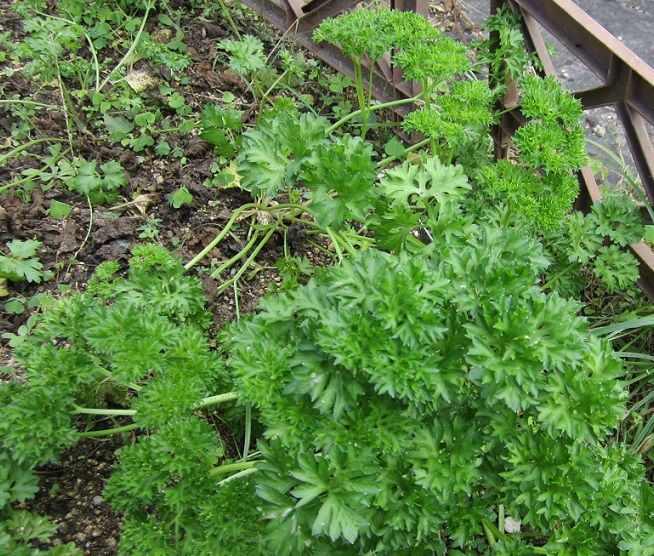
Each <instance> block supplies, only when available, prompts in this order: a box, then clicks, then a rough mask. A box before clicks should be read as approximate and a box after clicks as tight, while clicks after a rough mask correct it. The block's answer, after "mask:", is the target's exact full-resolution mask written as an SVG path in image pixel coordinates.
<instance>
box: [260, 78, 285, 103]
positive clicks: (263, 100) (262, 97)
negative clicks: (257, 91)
mask: <svg viewBox="0 0 654 556" xmlns="http://www.w3.org/2000/svg"><path fill="white" fill-rule="evenodd" d="M287 73H288V70H284V71H283V72H282V74H281V75H280V76H279V77H278V78H277V79H276V80H275V82H274V83H273V84H272V85H271V86H270V87H268V90H267V91H266V92H265V93H263V95H262V96H261V104H262V105H263V103H264V102H266V100H267V99H268V95H269V94H270V93H271V92H272V91H273V90H274V89H275V87H277V85H278V84H279V82H280V81H281V80H282V79H284V77H285V76H286V74H287Z"/></svg>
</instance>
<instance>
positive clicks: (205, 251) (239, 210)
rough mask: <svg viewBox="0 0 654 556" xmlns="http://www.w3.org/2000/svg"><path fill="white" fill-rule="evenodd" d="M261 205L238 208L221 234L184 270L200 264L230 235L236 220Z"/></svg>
mask: <svg viewBox="0 0 654 556" xmlns="http://www.w3.org/2000/svg"><path fill="white" fill-rule="evenodd" d="M258 207H259V205H258V204H257V203H246V204H245V205H241V206H240V207H238V208H237V209H236V210H235V211H234V212H233V213H232V216H231V218H230V219H229V220H228V221H227V224H225V227H224V228H223V229H222V230H221V232H220V233H219V234H218V235H217V236H216V237H215V238H213V240H212V241H210V242H209V243H208V244H207V246H206V247H205V248H204V249H202V251H200V252H199V253H198V254H197V255H196V256H195V257H193V258H192V259H191V260H190V261H189V262H188V263H186V264H185V265H184V270H189V269H190V268H193V267H194V266H195V265H196V264H198V263H199V262H200V261H201V260H202V259H204V257H205V256H206V255H207V254H208V253H209V252H211V251H212V250H213V248H214V247H216V245H218V244H219V243H220V242H221V241H222V240H223V239H224V238H225V236H226V235H227V234H228V233H229V230H231V229H232V226H233V225H234V224H235V223H236V220H237V219H238V217H239V216H240V215H241V214H243V213H244V212H245V211H246V210H250V209H256V208H258Z"/></svg>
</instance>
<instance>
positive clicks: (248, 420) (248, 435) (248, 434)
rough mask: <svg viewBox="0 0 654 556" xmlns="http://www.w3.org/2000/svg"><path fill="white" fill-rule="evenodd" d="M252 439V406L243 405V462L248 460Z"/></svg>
mask: <svg viewBox="0 0 654 556" xmlns="http://www.w3.org/2000/svg"><path fill="white" fill-rule="evenodd" d="M251 439H252V406H251V405H250V404H249V403H246V404H245V438H244V439H243V460H244V461H245V460H246V459H248V452H249V451H250V442H251Z"/></svg>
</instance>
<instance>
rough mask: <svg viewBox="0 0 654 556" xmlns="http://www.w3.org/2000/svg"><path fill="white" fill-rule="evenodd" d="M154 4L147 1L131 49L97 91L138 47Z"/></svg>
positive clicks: (98, 88)
mask: <svg viewBox="0 0 654 556" xmlns="http://www.w3.org/2000/svg"><path fill="white" fill-rule="evenodd" d="M153 6H154V4H153V2H150V1H148V2H146V3H145V13H144V14H143V19H142V20H141V26H140V27H139V30H138V31H137V32H136V36H135V37H134V40H133V41H132V44H131V45H130V47H129V49H128V50H127V52H125V55H124V56H123V57H122V58H121V59H120V60H119V61H118V63H117V64H116V66H115V67H114V69H113V70H111V71H110V72H109V75H107V77H106V78H105V79H104V80H103V81H102V83H100V85H98V87H97V89H96V92H98V93H99V92H100V91H101V90H102V89H103V88H104V87H105V85H106V84H107V83H109V81H110V79H111V76H112V75H113V74H114V73H116V72H117V71H118V70H119V69H120V68H122V67H123V65H124V64H125V63H126V62H127V60H129V58H130V56H131V55H132V53H133V52H134V51H135V50H136V47H137V46H138V44H139V42H140V41H141V36H142V35H143V30H144V29H145V24H146V23H147V21H148V16H149V15H150V10H151V9H152V7H153Z"/></svg>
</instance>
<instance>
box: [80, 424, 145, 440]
mask: <svg viewBox="0 0 654 556" xmlns="http://www.w3.org/2000/svg"><path fill="white" fill-rule="evenodd" d="M138 428H139V426H138V425H137V424H136V423H132V424H131V425H125V426H123V427H114V428H113V429H103V430H100V431H88V432H80V433H79V434H78V436H79V437H80V438H98V437H100V436H111V435H112V434H120V433H121V432H129V431H133V430H136V429H138Z"/></svg>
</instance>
